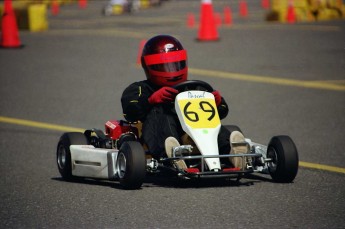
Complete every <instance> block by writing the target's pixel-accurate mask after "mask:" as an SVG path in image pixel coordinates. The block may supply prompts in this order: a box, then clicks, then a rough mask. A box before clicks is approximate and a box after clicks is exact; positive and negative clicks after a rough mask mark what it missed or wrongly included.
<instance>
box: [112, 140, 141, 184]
mask: <svg viewBox="0 0 345 229" xmlns="http://www.w3.org/2000/svg"><path fill="white" fill-rule="evenodd" d="M116 169H117V175H118V177H119V181H120V185H121V186H122V188H124V189H139V188H140V187H141V185H142V184H143V182H144V179H145V175H146V157H145V151H144V149H143V147H142V145H141V144H140V143H139V142H136V141H127V142H124V143H123V144H122V146H121V148H120V150H119V154H118V156H117V160H116Z"/></svg>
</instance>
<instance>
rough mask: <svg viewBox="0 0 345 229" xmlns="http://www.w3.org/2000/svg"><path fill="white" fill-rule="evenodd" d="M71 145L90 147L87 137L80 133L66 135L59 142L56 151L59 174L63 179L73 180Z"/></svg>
mask: <svg viewBox="0 0 345 229" xmlns="http://www.w3.org/2000/svg"><path fill="white" fill-rule="evenodd" d="M71 145H88V141H87V138H86V136H85V135H84V134H83V133H79V132H69V133H64V134H63V135H62V136H61V137H60V140H59V143H58V145H57V150H56V162H57V166H58V169H59V172H60V174H61V176H62V178H63V179H65V180H71V179H72V178H73V175H72V163H71V151H70V146H71Z"/></svg>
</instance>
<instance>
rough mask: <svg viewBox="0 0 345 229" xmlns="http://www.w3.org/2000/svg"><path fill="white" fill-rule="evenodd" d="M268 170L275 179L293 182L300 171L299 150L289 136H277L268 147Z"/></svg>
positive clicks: (276, 180)
mask: <svg viewBox="0 0 345 229" xmlns="http://www.w3.org/2000/svg"><path fill="white" fill-rule="evenodd" d="M267 158H269V159H272V161H271V162H268V171H269V173H270V175H271V177H272V179H273V181H275V182H278V183H291V182H292V181H293V180H294V179H295V177H296V175H297V172H298V162H299V160H298V152H297V148H296V145H295V143H294V142H293V141H292V139H291V138H290V137H289V136H275V137H273V138H272V139H271V141H270V142H269V144H268V148H267Z"/></svg>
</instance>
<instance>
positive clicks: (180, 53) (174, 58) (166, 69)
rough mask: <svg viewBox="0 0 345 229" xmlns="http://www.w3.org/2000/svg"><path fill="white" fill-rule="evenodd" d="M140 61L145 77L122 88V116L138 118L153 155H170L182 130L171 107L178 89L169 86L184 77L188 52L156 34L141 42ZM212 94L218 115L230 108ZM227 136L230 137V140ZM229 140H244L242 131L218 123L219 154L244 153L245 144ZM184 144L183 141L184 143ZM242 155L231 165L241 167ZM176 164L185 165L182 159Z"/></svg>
mask: <svg viewBox="0 0 345 229" xmlns="http://www.w3.org/2000/svg"><path fill="white" fill-rule="evenodd" d="M141 64H142V67H143V69H144V72H145V74H146V78H147V79H146V80H143V81H139V82H134V83H132V84H131V85H129V86H128V87H127V88H126V89H125V90H124V92H123V94H122V98H121V103H122V109H123V113H124V117H125V118H126V120H127V121H129V122H136V121H141V122H142V123H143V126H142V138H143V141H144V142H145V144H146V145H147V147H148V149H149V151H150V152H151V154H152V155H153V157H154V158H156V159H158V158H160V157H164V156H165V155H164V154H166V155H167V156H168V157H171V156H172V155H171V154H172V153H171V149H172V147H176V146H179V145H180V143H182V136H183V135H184V131H183V130H182V127H181V125H180V122H179V121H178V117H177V115H176V113H173V112H172V111H171V109H172V107H173V106H172V105H171V104H172V102H174V99H175V96H176V95H177V94H178V91H177V90H176V89H174V88H172V86H174V85H177V84H179V83H181V82H184V81H186V80H187V75H188V66H187V52H186V50H185V49H184V48H183V47H182V44H181V43H180V42H179V41H178V40H177V39H176V38H174V37H172V36H169V35H158V36H155V37H153V38H151V39H150V40H148V41H147V42H146V44H145V45H144V48H143V51H142V55H141ZM212 94H213V95H214V97H215V102H216V105H217V109H218V113H219V117H220V119H223V118H225V117H226V116H227V114H228V111H229V108H228V105H227V103H226V102H225V100H224V98H223V97H222V96H221V95H220V92H219V91H217V90H215V91H213V92H212ZM229 139H230V140H229ZM230 141H231V142H243V141H244V137H243V135H242V134H241V133H240V132H238V131H234V132H233V133H232V134H231V136H230V132H229V130H227V129H226V128H225V127H223V126H221V129H220V133H219V135H218V147H219V153H220V154H228V153H229V152H230V149H231V152H230V153H246V151H247V147H241V146H235V145H233V147H230V145H231V144H230ZM184 144H186V143H184ZM241 160H242V159H241V158H237V157H235V158H232V159H231V162H232V164H233V166H234V167H241V165H242V161H241ZM175 166H177V167H179V168H180V169H186V168H187V166H186V164H185V162H184V161H183V160H180V161H178V162H177V163H176V164H175Z"/></svg>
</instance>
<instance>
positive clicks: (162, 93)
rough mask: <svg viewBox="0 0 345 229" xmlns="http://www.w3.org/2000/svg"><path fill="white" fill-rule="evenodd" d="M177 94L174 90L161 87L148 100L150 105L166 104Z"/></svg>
mask: <svg viewBox="0 0 345 229" xmlns="http://www.w3.org/2000/svg"><path fill="white" fill-rule="evenodd" d="M177 93H178V90H176V89H174V88H171V87H162V88H161V89H159V90H158V91H156V92H154V93H153V94H152V95H151V96H150V97H149V99H148V100H149V103H150V104H158V103H166V102H170V101H173V99H174V98H175V96H176V95H177Z"/></svg>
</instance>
